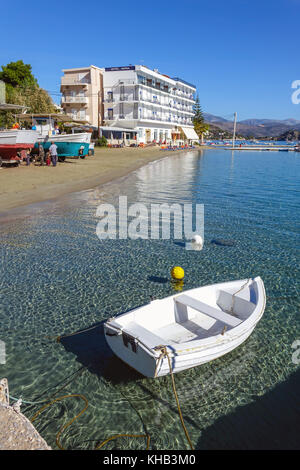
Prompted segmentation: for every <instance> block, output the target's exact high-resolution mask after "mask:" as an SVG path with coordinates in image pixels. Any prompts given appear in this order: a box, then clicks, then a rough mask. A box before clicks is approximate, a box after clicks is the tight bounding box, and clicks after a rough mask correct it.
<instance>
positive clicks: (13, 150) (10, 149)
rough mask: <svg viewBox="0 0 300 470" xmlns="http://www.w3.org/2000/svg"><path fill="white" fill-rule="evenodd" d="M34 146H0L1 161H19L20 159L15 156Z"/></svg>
mask: <svg viewBox="0 0 300 470" xmlns="http://www.w3.org/2000/svg"><path fill="white" fill-rule="evenodd" d="M33 147H34V144H12V145H8V144H7V145H6V144H1V145H0V157H1V158H2V159H3V160H20V157H19V156H18V155H17V153H18V152H20V151H21V150H27V149H32V148H33Z"/></svg>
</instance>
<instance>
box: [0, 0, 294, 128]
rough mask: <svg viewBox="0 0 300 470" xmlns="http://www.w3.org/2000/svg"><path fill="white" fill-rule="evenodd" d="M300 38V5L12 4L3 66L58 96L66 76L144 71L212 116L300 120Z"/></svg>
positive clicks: (5, 13) (233, 0) (0, 37)
mask: <svg viewBox="0 0 300 470" xmlns="http://www.w3.org/2000/svg"><path fill="white" fill-rule="evenodd" d="M299 39H300V0H260V1H258V0H227V1H225V0H222V1H221V0H213V1H209V0H160V1H157V0H151V1H147V2H145V1H142V0H139V1H138V0H131V1H124V0H122V1H121V0H113V1H105V2H104V1H102V0H90V1H85V2H84V1H82V0H81V1H77V0H60V1H57V0H52V1H48V2H42V1H41V0H39V1H36V0H29V1H19V0H13V1H11V2H9V1H7V2H5V3H4V2H3V3H2V5H1V29H0V44H1V46H0V65H2V64H6V63H7V62H10V61H15V60H18V59H22V60H23V61H24V62H25V63H30V64H31V65H32V68H33V73H34V75H35V76H36V77H37V79H38V82H39V84H40V86H42V87H43V88H45V89H46V90H49V91H51V92H59V85H60V77H61V75H62V72H61V70H62V69H63V68H71V67H80V66H88V65H91V64H93V65H97V66H99V67H102V66H106V67H107V66H119V65H128V64H129V63H131V64H145V65H147V66H148V67H151V68H158V69H159V71H161V72H162V73H166V74H168V75H170V76H179V77H181V78H183V79H185V80H187V81H189V82H192V83H194V84H196V86H197V89H198V93H199V97H200V101H201V104H202V108H203V110H204V111H206V112H210V113H212V114H217V115H221V116H226V115H229V114H232V113H233V112H234V111H237V112H238V119H246V118H276V119H284V118H296V119H300V104H298V105H295V104H292V102H291V93H292V89H291V83H292V82H293V81H294V80H300V47H299ZM53 97H54V98H55V96H53ZM55 100H56V101H58V98H57V97H56V98H55Z"/></svg>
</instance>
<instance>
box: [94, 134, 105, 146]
mask: <svg viewBox="0 0 300 470" xmlns="http://www.w3.org/2000/svg"><path fill="white" fill-rule="evenodd" d="M95 144H96V145H97V147H107V139H106V138H105V137H104V136H102V137H101V138H100V139H98V140H96V142H95Z"/></svg>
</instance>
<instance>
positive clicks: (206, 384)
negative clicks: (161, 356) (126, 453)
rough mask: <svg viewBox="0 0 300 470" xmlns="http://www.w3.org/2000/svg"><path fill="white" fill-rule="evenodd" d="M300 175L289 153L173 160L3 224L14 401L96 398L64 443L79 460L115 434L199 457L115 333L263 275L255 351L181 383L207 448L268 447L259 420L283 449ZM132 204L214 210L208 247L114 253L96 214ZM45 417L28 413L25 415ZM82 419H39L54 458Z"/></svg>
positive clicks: (138, 244)
mask: <svg viewBox="0 0 300 470" xmlns="http://www.w3.org/2000/svg"><path fill="white" fill-rule="evenodd" d="M299 166H300V163H299V157H298V158H297V157H296V155H292V154H291V153H285V152H272V153H271V152H264V153H263V154H262V153H259V152H250V151H249V153H248V152H247V153H238V152H236V153H234V154H233V153H231V152H230V151H226V150H210V151H207V152H205V151H204V152H201V153H200V152H199V153H197V152H193V153H187V154H181V155H173V156H171V157H170V158H166V159H162V160H161V161H159V162H157V163H152V164H149V165H147V166H146V167H144V168H141V169H139V170H137V171H136V172H134V173H132V174H131V175H130V176H129V177H126V178H122V179H120V180H118V181H115V182H114V183H112V184H108V185H105V186H103V187H101V188H97V189H95V190H90V191H85V192H82V193H77V194H72V195H70V196H68V197H64V198H62V199H60V200H58V201H52V202H47V203H43V204H39V205H33V206H31V207H28V208H25V209H22V210H21V211H13V212H12V214H13V216H14V218H9V219H7V217H5V219H4V218H2V219H0V222H1V231H0V235H1V256H2V276H1V281H0V283H1V285H0V287H1V289H0V296H1V301H0V338H1V339H2V340H4V341H5V342H6V350H7V364H6V365H0V376H3V377H5V376H6V377H8V380H9V385H10V391H11V394H12V395H13V396H15V397H16V396H18V397H19V396H21V395H22V397H23V399H24V400H28V401H40V400H43V399H44V398H47V397H50V396H52V395H53V394H54V393H58V395H57V396H60V395H63V394H67V393H82V394H84V395H85V396H86V397H87V399H88V400H89V408H88V410H87V411H86V412H85V413H84V414H83V415H82V416H81V417H80V418H79V419H78V420H77V421H76V422H75V423H74V424H73V425H72V426H70V427H69V428H68V429H67V430H66V432H65V433H64V434H63V436H62V443H63V445H64V447H66V448H72V449H75V448H80V449H93V448H94V447H95V446H96V445H97V443H99V442H100V441H101V440H103V439H105V438H107V437H109V436H110V435H113V434H118V433H144V432H145V430H146V431H147V432H149V433H150V435H151V446H152V448H153V449H185V448H187V443H186V441H185V436H184V433H183V431H182V428H181V426H180V423H179V418H178V414H177V410H176V403H175V401H174V397H173V394H172V390H171V382H170V377H162V378H160V379H156V380H154V379H153V380H151V379H146V378H143V377H141V376H140V375H138V374H137V373H135V372H134V371H132V370H131V369H129V368H128V367H127V366H126V365H125V364H123V363H122V362H121V361H119V360H118V359H117V358H116V357H114V356H113V355H112V354H111V352H110V350H109V348H108V347H107V346H106V343H105V339H104V337H103V321H105V319H107V318H108V317H109V316H112V315H115V314H118V313H120V312H124V311H127V310H130V309H132V308H134V307H137V306H139V305H143V304H145V303H146V302H148V301H149V300H150V299H151V298H162V297H165V296H167V295H172V294H174V292H175V291H176V289H179V291H180V289H182V290H186V289H190V288H193V287H196V286H198V285H202V284H208V283H213V282H220V281H226V280H230V279H239V278H247V277H250V276H257V275H260V276H261V277H262V278H263V280H264V282H265V287H266V292H267V307H266V311H265V315H264V317H263V319H262V320H261V322H260V323H259V324H258V326H257V328H256V329H255V331H254V333H253V334H252V336H251V337H250V338H249V340H248V341H247V342H246V343H245V344H244V345H242V346H241V347H239V348H238V349H237V350H235V351H233V352H232V353H230V354H229V355H227V356H225V357H223V358H220V359H218V360H216V361H214V362H213V363H211V364H206V365H204V366H201V367H198V368H195V369H191V370H188V371H185V372H182V373H180V374H177V375H176V384H177V389H178V395H179V398H180V403H181V406H182V411H183V415H184V418H185V422H186V425H187V427H188V430H189V433H190V435H191V438H192V440H193V442H194V443H195V445H197V446H198V447H199V448H218V447H221V446H225V447H226V446H227V448H230V446H232V445H233V442H234V447H235V448H245V447H249V448H251V446H254V445H255V444H254V441H253V439H252V437H251V436H252V435H253V433H254V431H255V429H254V428H255V427H256V422H257V421H256V420H255V419H252V420H250V421H249V422H248V424H247V429H248V433H247V434H246V437H244V436H242V433H241V428H242V423H243V422H244V420H245V416H246V415H247V412H245V410H249V412H250V410H251V416H254V417H255V416H257V419H259V420H260V429H261V434H260V440H261V442H262V443H263V442H266V443H268V444H270V443H272V442H273V444H274V443H275V444H274V446H275V447H276V445H277V446H278V444H276V443H277V442H278V432H277V431H278V430H277V429H276V425H277V424H278V423H279V421H278V413H277V412H275V409H276V408H280V407H281V401H280V400H282V393H283V392H280V393H279V392H278V393H277V389H278V390H284V399H285V402H286V403H288V410H289V411H290V414H291V415H293V416H294V415H295V413H296V406H297V403H296V395H295V391H294V389H293V385H292V384H295V380H289V378H290V377H292V374H293V373H296V370H297V368H298V366H297V365H296V364H293V362H292V359H291V355H292V352H293V350H292V348H291V344H292V343H293V341H294V340H295V339H297V338H299V337H300V331H299V320H298V316H297V315H298V312H299V299H298V291H299V290H298V289H299V273H298V264H299V263H298V247H299V238H298V232H297V226H296V222H297V220H299V180H297V178H298V175H299ZM119 195H127V196H128V203H133V202H143V203H146V204H150V203H153V202H156V203H163V202H167V203H184V202H193V203H196V202H197V203H204V204H205V244H204V247H203V249H202V250H201V251H193V250H186V249H185V243H184V241H182V242H181V241H178V240H177V241H174V240H157V241H151V240H136V241H134V240H106V241H101V242H100V241H99V240H98V238H97V236H96V232H95V228H96V224H97V222H98V220H97V218H96V217H95V213H96V208H97V206H98V204H99V203H100V202H112V203H116V202H117V200H118V196H119ZM212 240H225V241H226V240H227V241H231V242H232V243H227V244H226V243H225V244H215V243H210V242H211V241H212ZM174 265H180V266H182V267H183V268H184V270H185V279H184V283H182V284H181V285H177V284H176V285H174V284H173V283H172V282H171V280H170V274H169V273H170V268H171V266H174ZM85 328H90V329H89V330H88V331H81V332H80V333H79V334H77V335H74V336H65V337H63V338H62V339H61V342H60V343H57V342H56V341H55V338H56V336H58V335H67V334H70V333H73V332H74V331H80V330H84V329H85ZM283 385H284V387H283V388H282V389H279V388H278V387H281V386H283ZM270 400H271V401H270ZM270 403H272V407H271V408H270ZM39 406H40V405H26V407H24V411H25V414H26V415H27V416H29V417H30V416H32V415H33V414H34V413H35V412H36V411H37V410H38V409H39ZM81 407H82V404H81V402H80V400H78V401H77V400H76V399H74V400H68V401H67V402H60V403H58V404H57V405H55V406H53V407H51V408H49V409H47V410H45V411H44V412H43V414H42V415H40V417H39V418H38V419H37V420H36V426H37V428H38V430H39V431H40V432H41V434H42V436H43V437H44V438H45V439H46V440H47V442H48V443H49V444H50V445H51V446H53V447H54V448H55V434H56V432H57V431H58V429H59V428H60V426H61V425H62V424H64V423H66V422H67V421H68V420H70V419H71V418H72V417H73V416H74V415H75V414H77V413H78V412H79V411H80V409H81ZM272 409H273V410H274V412H272ZM264 412H266V418H265V419H264ZM285 412H286V411H285ZM276 423H277V424H276ZM227 425H228V426H230V435H231V436H233V437H232V440H229V439H227V441H226V443H225V444H224V442H225V441H224V442H223V443H222V442H221V441H222V439H221V434H222V433H221V432H219V433H218V432H216V433H214V430H215V429H217V430H218V429H221V430H223V431H224V429H225V427H226V426H227ZM293 426H294V429H295V432H296V428H295V426H296V425H295V423H293ZM251 427H252V428H251ZM252 431H253V432H252ZM212 434H214V435H215V436H216V437H215V438H214V439H213V438H212ZM247 436H248V440H247ZM264 439H265V441H264ZM282 442H285V444H283V446H284V445H285V446H288V442H287V440H284V439H283V441H282ZM113 447H116V448H118V449H127V448H130V449H142V448H144V447H145V443H144V442H143V440H138V439H135V440H134V439H130V438H124V439H120V440H119V441H118V442H112V443H109V444H107V447H106V448H113ZM262 447H263V444H262Z"/></svg>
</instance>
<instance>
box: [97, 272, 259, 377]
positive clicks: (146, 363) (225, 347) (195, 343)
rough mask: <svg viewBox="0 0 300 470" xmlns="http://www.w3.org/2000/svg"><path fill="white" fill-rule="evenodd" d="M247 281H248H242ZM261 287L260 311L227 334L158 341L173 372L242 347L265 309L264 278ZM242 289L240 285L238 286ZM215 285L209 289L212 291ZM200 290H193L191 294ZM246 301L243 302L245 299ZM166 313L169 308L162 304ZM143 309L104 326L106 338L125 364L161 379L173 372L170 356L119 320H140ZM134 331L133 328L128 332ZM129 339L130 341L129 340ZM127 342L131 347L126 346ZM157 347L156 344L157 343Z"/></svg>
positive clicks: (166, 300)
mask: <svg viewBox="0 0 300 470" xmlns="http://www.w3.org/2000/svg"><path fill="white" fill-rule="evenodd" d="M240 282H245V281H240ZM256 282H257V284H258V295H259V301H258V302H257V305H256V308H255V310H254V311H253V313H252V314H251V315H250V316H249V318H247V319H245V320H244V321H242V322H241V323H240V324H239V325H238V326H236V327H233V328H230V329H229V330H228V331H225V332H224V333H223V334H222V333H221V334H220V333H219V334H216V335H212V336H206V337H204V338H201V339H197V338H196V339H195V340H190V341H186V342H184V343H178V344H176V343H173V344H170V342H168V341H166V342H165V344H159V338H157V343H158V344H157V346H166V347H167V351H168V355H169V357H170V359H171V364H172V372H173V373H177V372H181V371H183V370H186V369H190V368H192V367H197V366H200V365H202V364H205V363H207V362H210V361H213V360H215V359H217V358H219V357H221V356H224V355H225V354H228V353H229V352H231V351H233V350H234V349H235V348H237V347H238V346H240V345H241V344H242V343H243V342H244V341H246V340H247V338H248V337H249V336H250V335H251V333H252V332H253V330H254V328H255V326H256V324H257V322H258V321H259V320H260V318H261V317H262V315H263V312H264V308H265V291H264V286H263V283H262V281H261V280H260V278H256ZM224 285H226V283H223V284H219V285H218V284H216V285H215V286H224ZM238 286H239V285H238ZM209 287H212V286H207V287H206V288H205V287H204V288H199V289H198V290H199V291H200V290H201V289H208V288H209ZM193 291H196V289H193V290H191V291H186V292H187V293H188V292H193ZM176 297H178V295H175V296H171V297H169V298H167V299H163V300H156V301H154V302H162V303H163V302H165V305H166V304H167V302H168V300H169V299H172V300H173V299H174V298H175V299H176ZM242 302H243V299H242ZM151 304H153V302H151V303H150V304H149V306H148V310H149V309H150V307H151ZM162 307H163V310H164V309H165V306H164V305H163V304H162ZM142 309H145V307H142V308H141V309H135V310H133V311H132V312H128V313H127V314H123V315H120V316H119V317H116V318H115V319H110V320H108V321H107V322H106V323H105V325H104V330H105V337H106V341H107V343H108V345H109V346H110V348H111V350H112V351H113V352H114V353H115V354H116V356H118V357H119V358H120V359H121V360H122V361H124V362H125V363H127V364H128V365H129V366H131V367H132V368H134V369H135V370H137V371H138V372H140V373H141V374H143V375H144V376H146V377H160V376H164V375H167V374H169V373H170V369H169V362H168V359H167V357H161V351H160V350H156V349H155V348H154V347H149V343H148V344H146V343H145V342H144V341H143V336H142V335H141V336H140V337H139V336H138V335H136V336H135V335H134V334H133V335H132V336H130V335H129V336H127V333H124V331H125V330H126V328H123V329H122V328H119V327H118V325H120V323H119V321H121V322H122V320H123V319H124V318H125V317H126V315H133V316H135V317H136V318H137V319H138V315H139V311H142ZM126 331H127V332H128V331H130V328H129V327H128V329H127V330H126ZM128 338H129V339H128ZM126 343H127V344H126ZM153 344H154V343H153Z"/></svg>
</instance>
